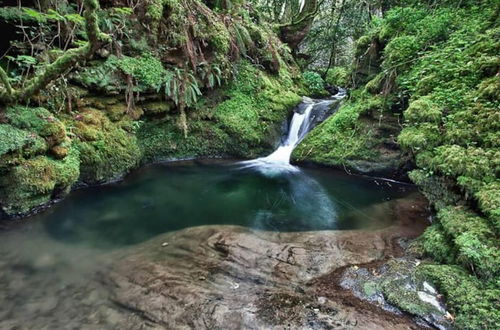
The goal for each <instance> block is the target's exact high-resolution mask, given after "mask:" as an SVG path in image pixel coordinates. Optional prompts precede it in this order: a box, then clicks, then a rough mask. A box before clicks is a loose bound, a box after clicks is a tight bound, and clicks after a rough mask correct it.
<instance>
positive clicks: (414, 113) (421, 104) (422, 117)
mask: <svg viewBox="0 0 500 330" xmlns="http://www.w3.org/2000/svg"><path fill="white" fill-rule="evenodd" d="M404 116H405V119H406V120H407V121H409V122H411V123H412V124H417V123H422V122H431V123H439V122H441V120H442V116H443V111H442V110H441V109H440V108H439V107H438V106H437V105H436V104H435V103H434V102H432V100H430V99H429V98H428V97H422V98H419V99H417V100H415V101H413V102H411V103H410V106H409V107H408V109H406V111H405V112H404Z"/></svg>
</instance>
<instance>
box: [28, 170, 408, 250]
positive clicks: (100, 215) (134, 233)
mask: <svg viewBox="0 0 500 330" xmlns="http://www.w3.org/2000/svg"><path fill="white" fill-rule="evenodd" d="M413 191H414V188H413V187H412V186H408V185H402V184H396V183H392V182H391V183H389V182H385V181H382V180H376V179H373V178H372V179H368V178H362V177H359V176H349V175H346V174H344V173H342V172H338V171H334V170H331V169H319V168H314V169H313V168H301V169H300V170H295V171H277V172H276V171H275V172H272V173H266V172H265V171H261V170H258V169H256V168H242V167H241V166H239V165H238V164H236V163H234V162H233V163H231V162H226V161H218V162H214V161H210V162H177V163H166V164H159V165H153V166H147V167H145V168H143V169H141V170H139V171H137V172H135V173H133V174H131V175H129V176H128V177H127V178H126V179H125V180H124V181H122V182H119V183H115V184H109V185H105V186H99V187H93V188H87V189H83V190H78V191H76V192H73V193H72V194H71V195H70V196H69V197H68V198H66V199H65V200H63V201H62V202H60V203H59V204H57V205H55V206H54V207H52V208H50V209H49V210H47V211H45V212H44V213H42V214H39V215H37V216H35V218H36V219H37V220H38V221H39V222H41V224H42V226H43V228H45V230H46V231H47V233H48V235H49V236H50V237H52V238H53V239H55V240H59V241H63V242H69V243H76V244H87V245H91V246H96V247H113V246H124V245H130V244H135V243H139V242H142V241H145V240H147V239H149V238H151V237H153V236H155V235H158V234H161V233H165V232H168V231H174V230H180V229H183V228H186V227H192V226H199V225H210V224H217V225H221V224H228V225H241V226H245V227H250V228H253V229H257V230H270V231H314V230H331V229H340V230H347V229H379V228H384V227H387V226H389V225H390V224H391V223H393V222H394V221H395V216H394V215H393V214H392V210H391V209H390V207H389V206H388V204H389V203H385V202H387V201H389V200H391V199H396V198H402V197H405V196H407V195H408V194H409V193H411V192H413Z"/></svg>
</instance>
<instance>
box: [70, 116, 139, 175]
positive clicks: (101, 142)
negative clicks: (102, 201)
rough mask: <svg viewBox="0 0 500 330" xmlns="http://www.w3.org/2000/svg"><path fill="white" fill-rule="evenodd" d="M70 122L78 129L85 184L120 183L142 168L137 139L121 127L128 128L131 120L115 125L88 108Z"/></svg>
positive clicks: (74, 132)
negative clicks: (136, 169) (131, 172)
mask: <svg viewBox="0 0 500 330" xmlns="http://www.w3.org/2000/svg"><path fill="white" fill-rule="evenodd" d="M68 120H71V121H72V123H73V125H74V130H73V134H74V135H75V137H76V138H77V141H76V142H75V145H76V148H77V149H78V150H79V152H80V171H81V174H80V180H81V181H82V182H83V183H86V184H93V183H98V182H103V181H108V180H113V179H117V178H119V177H122V176H123V175H124V174H125V173H127V172H128V171H129V170H130V169H132V168H134V167H136V166H137V165H138V164H139V162H140V160H141V157H142V153H141V150H140V148H139V146H138V144H137V139H136V137H135V135H134V134H133V132H129V131H127V130H125V129H124V128H122V127H121V125H120V124H123V126H124V127H127V125H126V124H127V123H128V121H130V119H125V121H124V122H123V123H113V122H111V121H110V119H109V118H108V117H107V116H106V115H105V114H104V113H103V112H102V111H100V110H95V109H89V108H88V109H86V110H84V111H82V112H81V113H79V114H78V115H76V116H75V117H74V118H72V119H68Z"/></svg>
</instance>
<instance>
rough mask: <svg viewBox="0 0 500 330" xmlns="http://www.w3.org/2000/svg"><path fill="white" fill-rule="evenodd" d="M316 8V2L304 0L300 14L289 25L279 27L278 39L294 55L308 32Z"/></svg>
mask: <svg viewBox="0 0 500 330" xmlns="http://www.w3.org/2000/svg"><path fill="white" fill-rule="evenodd" d="M318 8H319V4H318V0H305V4H304V8H303V9H302V11H301V12H300V14H299V15H298V16H297V17H296V18H295V19H293V20H292V22H291V23H289V24H286V25H282V26H281V27H280V39H281V41H283V42H284V43H286V44H288V46H289V47H290V49H291V50H292V53H293V54H294V55H296V54H297V51H298V48H299V44H300V43H301V42H302V40H304V38H305V37H306V35H307V33H308V32H309V30H310V28H311V25H312V22H313V20H314V17H316V14H317V13H318Z"/></svg>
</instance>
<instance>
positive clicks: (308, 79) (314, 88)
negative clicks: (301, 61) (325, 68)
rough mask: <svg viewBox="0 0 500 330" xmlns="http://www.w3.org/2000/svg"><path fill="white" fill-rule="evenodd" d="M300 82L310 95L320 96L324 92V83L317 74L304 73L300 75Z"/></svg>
mask: <svg viewBox="0 0 500 330" xmlns="http://www.w3.org/2000/svg"><path fill="white" fill-rule="evenodd" d="M302 80H303V81H304V85H305V86H306V88H307V89H308V91H309V92H310V93H311V94H312V95H321V94H323V93H324V92H325V81H324V80H323V78H321V76H320V75H319V73H317V72H312V71H306V72H304V73H303V74H302Z"/></svg>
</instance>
